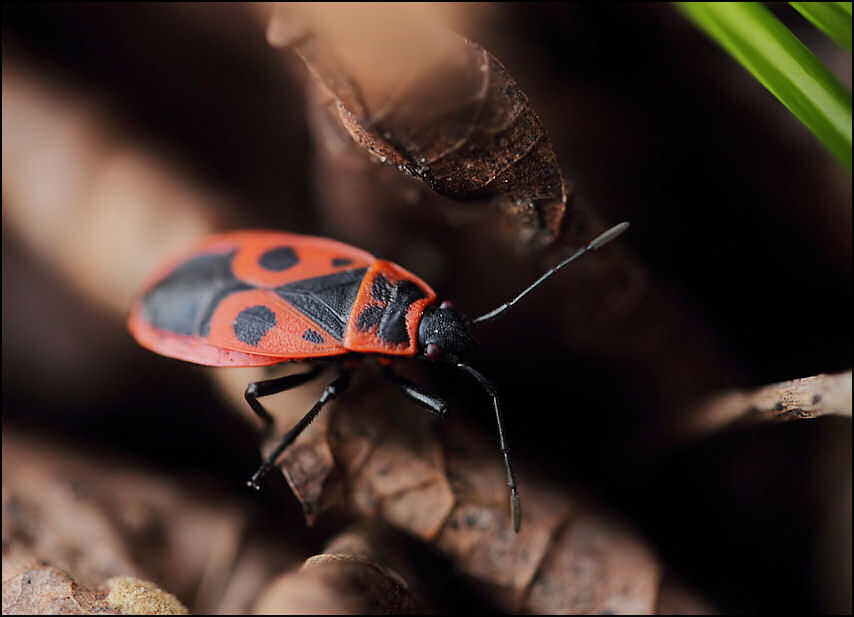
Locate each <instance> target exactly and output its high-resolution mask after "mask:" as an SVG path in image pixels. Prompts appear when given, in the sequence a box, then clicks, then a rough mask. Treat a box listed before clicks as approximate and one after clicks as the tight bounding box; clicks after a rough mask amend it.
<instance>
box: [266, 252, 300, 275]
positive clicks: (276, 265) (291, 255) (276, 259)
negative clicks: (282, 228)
mask: <svg viewBox="0 0 854 617" xmlns="http://www.w3.org/2000/svg"><path fill="white" fill-rule="evenodd" d="M258 263H259V264H260V266H261V267H262V268H264V269H265V270H272V271H273V272H281V271H283V270H287V269H288V268H291V267H293V266H295V265H297V264H298V263H299V257H297V254H296V252H295V251H294V249H292V248H291V247H289V246H279V247H276V248H274V249H270V250H269V251H267V252H266V253H264V254H263V255H261V257H260V258H259V259H258Z"/></svg>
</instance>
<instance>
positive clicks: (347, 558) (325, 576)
mask: <svg viewBox="0 0 854 617" xmlns="http://www.w3.org/2000/svg"><path fill="white" fill-rule="evenodd" d="M418 607H419V603H418V602H417V601H416V600H415V599H414V598H413V597H412V594H411V592H410V589H409V586H408V585H407V584H406V581H405V580H404V579H403V577H402V576H401V575H400V574H398V573H397V572H396V571H395V570H394V569H392V568H390V567H389V566H388V565H387V564H385V563H384V562H383V561H382V560H381V559H380V558H379V557H378V555H377V552H376V550H375V547H374V546H373V544H372V541H371V539H370V538H368V537H367V536H366V535H365V534H362V533H360V532H345V533H343V534H341V535H339V536H336V537H335V538H333V539H332V540H331V541H330V542H329V544H327V546H326V548H325V550H324V552H323V553H321V554H319V555H314V556H313V557H310V558H309V559H307V560H306V561H305V563H304V564H303V565H302V567H300V568H299V569H298V570H295V571H291V572H287V573H285V574H283V575H281V576H279V577H278V578H276V579H274V580H273V581H272V582H271V583H270V584H269V585H268V586H267V588H266V589H265V590H264V591H263V592H262V594H261V596H260V597H259V599H258V602H257V603H256V604H255V607H254V612H255V613H256V614H257V613H261V614H281V613H283V612H285V613H289V614H300V613H302V614H312V613H325V614H345V613H347V614H404V615H409V614H414V613H417V612H420V611H419V608H418Z"/></svg>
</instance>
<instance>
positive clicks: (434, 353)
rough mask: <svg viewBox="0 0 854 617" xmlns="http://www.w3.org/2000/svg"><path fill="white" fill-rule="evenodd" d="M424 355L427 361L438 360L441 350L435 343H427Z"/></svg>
mask: <svg viewBox="0 0 854 617" xmlns="http://www.w3.org/2000/svg"><path fill="white" fill-rule="evenodd" d="M424 355H425V356H427V359H428V360H433V361H435V360H438V359H439V358H440V357H441V356H442V350H441V349H439V346H438V345H437V344H436V343H427V349H425V350H424Z"/></svg>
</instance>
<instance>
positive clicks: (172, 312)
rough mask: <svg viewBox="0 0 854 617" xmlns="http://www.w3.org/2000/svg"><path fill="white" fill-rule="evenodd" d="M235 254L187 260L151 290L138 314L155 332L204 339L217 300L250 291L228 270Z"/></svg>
mask: <svg viewBox="0 0 854 617" xmlns="http://www.w3.org/2000/svg"><path fill="white" fill-rule="evenodd" d="M235 253H236V251H232V252H230V253H227V254H220V253H211V254H207V255H198V256H196V257H193V258H192V259H188V260H187V261H185V262H184V263H182V264H181V265H180V266H178V267H177V268H175V269H174V270H173V271H172V272H170V273H169V276H167V277H166V278H164V279H163V280H162V281H160V282H159V283H157V284H156V285H155V286H154V287H152V288H151V289H150V290H149V292H148V293H147V294H146V296H145V299H144V300H143V303H142V314H143V316H144V317H145V319H147V320H148V322H149V323H151V325H152V326H154V327H155V328H158V329H159V330H165V331H167V332H174V333H176V334H188V335H194V336H202V337H205V336H207V334H208V331H209V328H210V319H211V316H212V315H213V312H214V310H215V309H216V307H217V306H218V305H219V303H220V301H221V300H222V299H223V298H224V297H225V296H227V295H229V294H232V293H234V292H236V291H244V290H247V289H253V287H252V286H251V285H247V284H246V283H243V282H241V281H239V280H238V279H237V278H236V277H235V276H234V272H233V271H232V269H231V261H232V259H233V258H234V255H235Z"/></svg>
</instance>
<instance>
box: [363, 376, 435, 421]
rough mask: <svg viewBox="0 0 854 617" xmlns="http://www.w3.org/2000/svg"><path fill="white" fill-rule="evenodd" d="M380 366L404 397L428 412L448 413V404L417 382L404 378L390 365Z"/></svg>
mask: <svg viewBox="0 0 854 617" xmlns="http://www.w3.org/2000/svg"><path fill="white" fill-rule="evenodd" d="M380 366H382V369H383V372H384V373H385V376H386V377H387V378H388V379H389V381H391V382H392V383H393V384H394V385H396V386H397V387H398V388H400V389H401V391H402V392H403V393H404V394H405V395H406V397H407V398H408V399H409V400H411V401H412V402H413V403H415V404H417V405H420V406H421V407H423V408H424V409H426V410H427V411H429V412H430V413H433V414H436V415H437V416H440V417H442V418H444V417H445V416H447V415H448V404H447V403H446V402H445V401H444V400H442V399H441V398H439V397H438V396H435V395H433V394H430V393H429V392H427V391H426V390H425V389H424V388H422V387H421V386H419V385H418V384H416V383H413V382H411V381H409V380H408V379H404V378H403V377H401V376H400V375H398V374H397V373H395V372H394V371H393V370H391V368H390V367H388V366H385V365H380Z"/></svg>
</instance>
